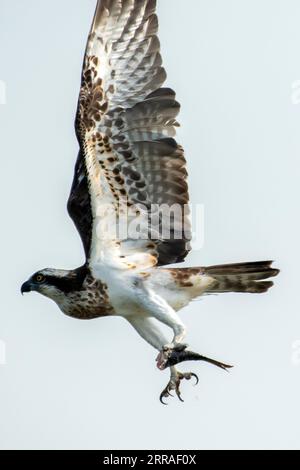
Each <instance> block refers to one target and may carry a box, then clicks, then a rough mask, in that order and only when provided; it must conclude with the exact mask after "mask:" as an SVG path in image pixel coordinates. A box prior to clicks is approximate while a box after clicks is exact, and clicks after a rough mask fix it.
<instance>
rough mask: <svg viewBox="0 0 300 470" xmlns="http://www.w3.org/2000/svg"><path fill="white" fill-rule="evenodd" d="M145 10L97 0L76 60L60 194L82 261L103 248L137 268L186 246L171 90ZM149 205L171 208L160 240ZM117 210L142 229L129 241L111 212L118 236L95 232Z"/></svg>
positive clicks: (183, 183)
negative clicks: (66, 172) (70, 146)
mask: <svg viewBox="0 0 300 470" xmlns="http://www.w3.org/2000/svg"><path fill="white" fill-rule="evenodd" d="M155 9H156V0H102V1H101V0H98V3H97V8H96V13H95V17H94V21H93V25H92V29H91V32H90V35H89V39H88V44H87V48H86V55H85V59H84V65H83V73H82V85H81V91H80V96H79V102H78V110H77V117H76V133H77V136H78V139H79V143H80V147H81V152H80V157H79V159H78V161H77V165H76V169H75V178H74V182H73V187H72V191H71V195H70V200H69V212H70V215H71V217H72V218H73V220H74V222H75V224H76V226H77V228H78V230H79V232H80V234H81V238H82V240H83V243H84V247H85V251H86V254H87V257H88V258H89V259H90V260H91V259H94V260H95V259H96V258H97V257H99V256H100V254H101V253H102V255H103V253H106V255H108V254H109V257H110V258H111V259H114V260H116V259H119V260H120V259H121V260H122V261H121V263H124V264H125V265H126V266H131V267H132V266H137V267H145V266H146V267H147V266H148V265H153V264H156V263H158V264H159V265H163V264H169V263H176V262H179V261H182V260H183V259H184V258H185V256H186V255H187V253H188V252H189V250H190V246H189V242H190V238H191V233H190V225H189V210H188V206H187V205H188V201H189V195H188V186H187V171H186V160H185V157H184V151H183V149H182V147H181V146H179V145H178V144H177V142H176V140H174V137H175V135H176V127H178V125H179V124H178V122H177V120H176V118H177V115H178V113H179V110H180V105H179V103H178V102H177V101H176V97H175V93H174V91H173V90H171V89H169V88H162V85H163V83H164V81H165V79H166V72H165V70H164V68H163V66H162V58H161V54H160V43H159V39H158V37H157V30H158V19H157V16H156V14H155ZM84 189H86V191H87V192H88V195H84ZM108 204H109V205H110V208H111V207H113V209H114V210H113V212H114V213H113V214H112V212H111V211H108V210H107V205H108ZM158 205H166V206H168V207H170V208H172V207H173V206H174V205H177V206H179V208H180V209H181V210H180V211H177V213H174V214H173V213H172V218H171V224H170V226H169V227H168V228H169V232H168V236H166V235H165V230H164V227H163V225H164V220H165V218H164V217H163V215H162V214H161V213H160V210H159V208H158V207H157V206H158ZM124 206H126V208H128V209H127V213H126V222H127V224H128V222H129V224H130V223H133V224H134V226H137V225H139V226H141V227H142V228H141V230H140V233H139V236H138V239H136V238H135V237H133V236H132V235H131V234H129V233H128V231H127V232H126V235H125V236H122V237H121V236H120V232H122V228H123V222H122V217H120V215H118V217H117V224H118V234H117V235H115V236H114V237H112V238H110V239H109V241H108V239H107V238H106V237H104V236H103V235H104V234H106V230H107V227H108V226H110V225H111V222H112V218H113V216H115V215H116V214H117V213H118V214H120V212H119V209H120V207H123V208H124ZM153 206H155V207H157V209H156V213H154V217H153ZM83 208H85V209H83ZM84 210H85V212H84ZM155 216H156V218H157V220H156V223H155V224H154V222H153V221H154V219H155ZM149 221H151V223H150V230H149ZM88 223H89V224H90V226H89V227H88V226H87V224H88ZM168 223H169V220H168ZM154 225H155V228H154Z"/></svg>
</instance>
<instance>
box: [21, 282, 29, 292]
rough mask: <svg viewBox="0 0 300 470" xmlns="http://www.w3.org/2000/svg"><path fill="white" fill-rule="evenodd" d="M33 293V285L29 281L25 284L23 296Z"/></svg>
mask: <svg viewBox="0 0 300 470" xmlns="http://www.w3.org/2000/svg"><path fill="white" fill-rule="evenodd" d="M31 291H32V286H31V283H30V282H29V281H27V282H24V284H23V285H22V287H21V294H22V295H23V294H26V293H27V292H31Z"/></svg>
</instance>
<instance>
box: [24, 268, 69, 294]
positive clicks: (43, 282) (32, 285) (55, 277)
mask: <svg viewBox="0 0 300 470" xmlns="http://www.w3.org/2000/svg"><path fill="white" fill-rule="evenodd" d="M73 283H74V271H64V270H61V269H42V270H41V271H38V272H37V273H35V274H33V275H32V276H31V277H30V278H29V279H28V281H26V282H24V284H23V285H22V287H21V293H22V294H25V293H27V292H38V293H39V294H42V295H44V296H46V297H49V298H50V299H52V300H58V299H59V297H61V296H62V295H65V294H66V293H68V292H70V291H71V290H72V286H73Z"/></svg>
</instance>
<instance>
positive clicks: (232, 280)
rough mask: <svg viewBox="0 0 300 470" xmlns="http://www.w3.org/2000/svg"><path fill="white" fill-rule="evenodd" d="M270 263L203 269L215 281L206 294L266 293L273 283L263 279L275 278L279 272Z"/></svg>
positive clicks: (226, 265) (240, 264) (228, 265)
mask: <svg viewBox="0 0 300 470" xmlns="http://www.w3.org/2000/svg"><path fill="white" fill-rule="evenodd" d="M272 263H273V261H262V262H261V261H258V262H253V263H238V264H224V265H220V266H210V267H207V268H204V273H205V274H206V275H208V276H211V277H212V278H213V279H214V280H215V282H214V283H213V284H212V285H211V287H210V288H209V290H208V293H212V294H213V293H222V292H248V293H251V294H259V293H263V292H267V291H268V290H269V289H270V287H272V286H273V282H272V281H265V279H269V278H271V277H274V276H277V275H278V274H279V272H280V271H279V270H278V269H275V268H273V267H272Z"/></svg>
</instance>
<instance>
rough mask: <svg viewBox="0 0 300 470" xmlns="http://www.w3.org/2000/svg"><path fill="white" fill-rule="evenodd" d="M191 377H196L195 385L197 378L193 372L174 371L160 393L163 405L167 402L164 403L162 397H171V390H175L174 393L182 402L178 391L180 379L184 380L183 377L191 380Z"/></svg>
mask: <svg viewBox="0 0 300 470" xmlns="http://www.w3.org/2000/svg"><path fill="white" fill-rule="evenodd" d="M193 377H194V378H195V379H196V383H195V386H196V385H198V383H199V378H198V376H197V375H196V374H194V373H193V372H186V373H181V372H175V373H173V375H172V376H171V380H170V382H169V383H168V385H167V387H166V388H165V389H164V391H163V392H162V394H161V395H160V401H161V403H162V404H163V405H167V403H165V402H164V401H163V398H168V397H173V396H174V395H172V394H171V391H172V390H175V393H176V395H177V397H178V399H179V400H180V401H181V402H182V403H184V399H183V398H182V396H181V392H180V384H181V381H182V380H184V379H186V380H191V379H192V378H193Z"/></svg>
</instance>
